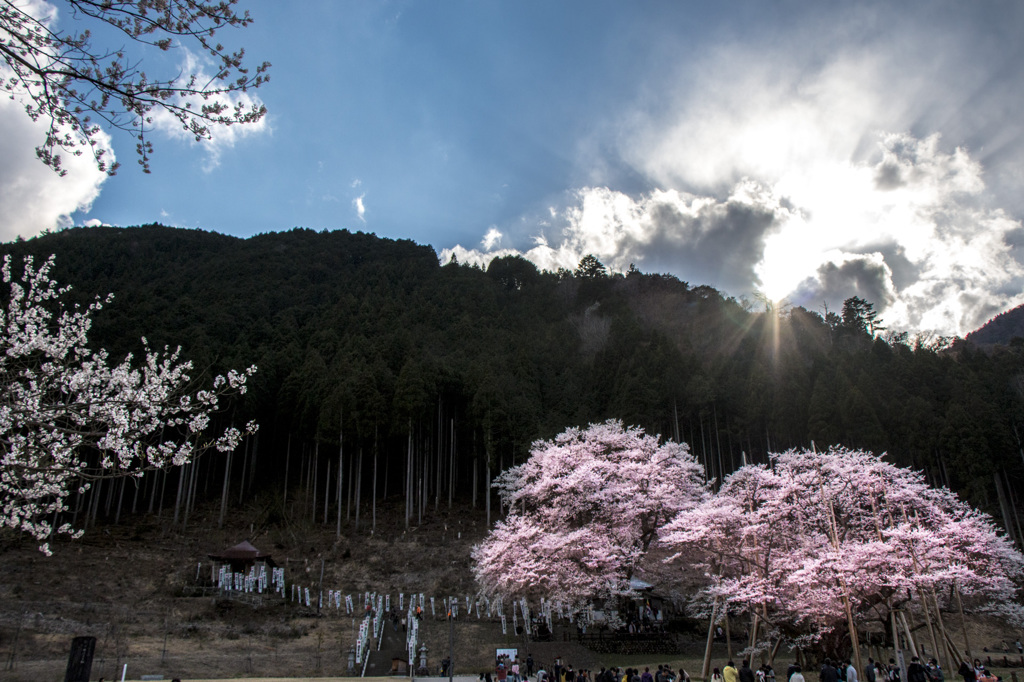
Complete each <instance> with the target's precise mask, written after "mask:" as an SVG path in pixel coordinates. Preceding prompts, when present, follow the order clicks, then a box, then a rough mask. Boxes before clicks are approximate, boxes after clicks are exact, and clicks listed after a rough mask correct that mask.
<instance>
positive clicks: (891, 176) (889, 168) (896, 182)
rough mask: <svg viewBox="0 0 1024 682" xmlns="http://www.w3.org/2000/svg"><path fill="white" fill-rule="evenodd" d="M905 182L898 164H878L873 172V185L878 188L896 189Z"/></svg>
mask: <svg viewBox="0 0 1024 682" xmlns="http://www.w3.org/2000/svg"><path fill="white" fill-rule="evenodd" d="M904 184H905V183H904V182H903V177H902V174H901V173H900V167H899V165H897V164H895V163H882V164H879V166H878V169H877V171H876V172H875V187H877V188H878V189H880V190H883V191H885V190H890V189H898V188H900V187H902V186H903V185H904Z"/></svg>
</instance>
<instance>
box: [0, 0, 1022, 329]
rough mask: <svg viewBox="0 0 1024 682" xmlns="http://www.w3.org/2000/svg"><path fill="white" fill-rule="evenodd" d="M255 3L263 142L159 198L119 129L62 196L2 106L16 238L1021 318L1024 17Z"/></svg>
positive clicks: (188, 153) (790, 6)
mask: <svg viewBox="0 0 1024 682" xmlns="http://www.w3.org/2000/svg"><path fill="white" fill-rule="evenodd" d="M25 1H26V2H27V1H28V0H25ZM31 1H32V2H34V3H40V2H42V0H31ZM55 4H56V6H57V8H58V13H60V12H61V10H62V7H63V5H62V4H61V3H59V2H56V3H55ZM242 6H243V7H244V8H246V9H248V10H249V11H250V12H251V14H252V16H253V17H254V19H255V23H254V24H253V25H251V26H250V27H248V28H246V29H243V30H238V31H230V32H225V33H223V34H222V35H221V36H220V37H221V39H222V40H224V41H225V42H227V43H229V44H238V45H244V46H245V47H246V50H247V54H248V55H249V58H250V60H251V61H252V62H253V63H254V64H255V63H258V62H259V61H262V60H267V61H270V62H272V64H273V67H272V69H271V81H270V83H268V84H267V85H266V86H264V87H262V88H260V89H259V90H258V91H256V92H255V93H253V95H254V96H255V97H258V98H259V99H260V100H261V101H262V102H263V103H264V104H266V106H267V108H268V110H269V114H268V116H267V117H266V119H265V121H264V122H263V123H262V124H260V125H259V126H257V127H254V128H250V129H248V130H245V129H240V128H237V127H236V128H233V129H231V130H230V131H228V132H227V134H221V135H219V136H218V137H216V138H215V140H214V141H213V143H212V144H210V143H204V144H196V143H193V142H190V141H188V140H184V139H181V138H180V137H178V136H177V135H175V134H174V133H173V131H171V130H168V131H166V132H165V133H163V134H159V133H158V134H157V136H156V137H155V138H154V141H155V145H156V153H155V156H154V157H153V165H152V167H153V173H152V174H151V175H144V174H142V173H141V172H139V171H138V170H136V168H135V160H134V158H133V149H134V145H133V143H132V141H131V140H130V139H128V138H127V137H124V136H120V135H117V134H114V135H113V136H112V140H111V145H112V148H113V151H114V153H115V154H116V156H117V158H118V159H119V160H120V161H122V163H123V164H124V165H123V168H122V170H121V171H120V172H119V173H118V175H116V176H115V177H113V178H109V179H104V178H103V177H102V176H100V175H99V174H97V173H96V172H94V171H92V170H91V169H90V168H89V167H88V165H87V164H80V165H77V166H74V167H73V168H72V171H73V172H72V173H70V174H69V177H67V178H63V179H60V178H56V177H55V176H52V173H50V172H49V171H48V170H47V169H45V168H44V167H42V165H41V164H39V163H38V162H37V161H35V160H34V158H33V152H32V149H33V147H34V146H35V144H38V140H37V139H34V137H35V136H37V131H34V129H33V128H32V126H31V125H30V124H28V123H27V119H25V118H24V115H23V114H21V115H20V116H19V113H20V112H19V111H18V110H17V107H16V105H15V104H14V103H5V104H3V105H0V130H3V131H4V132H5V134H4V135H3V138H4V140H3V141H0V154H2V155H3V157H4V158H6V159H7V163H6V164H5V165H4V167H3V168H0V216H4V217H5V218H6V220H5V221H4V222H5V223H6V225H5V227H4V229H5V232H4V238H7V239H10V238H13V237H14V236H15V235H18V234H20V235H22V236H29V235H31V234H34V233H37V232H39V231H41V230H43V229H47V228H53V227H56V226H60V225H66V224H72V223H73V224H96V223H105V224H112V225H134V224H141V223H148V222H161V223H164V224H167V225H175V226H180V227H185V228H203V229H208V230H214V231H218V232H224V233H227V234H233V235H238V236H242V237H244V236H249V235H252V234H256V233H261V232H268V231H278V230H287V229H290V228H292V227H294V226H303V227H310V228H314V229H340V228H348V229H350V230H362V231H367V232H374V233H376V234H378V235H380V236H383V237H392V238H408V239H412V240H415V241H417V242H419V243H424V244H431V245H432V246H434V248H435V249H437V250H438V252H439V257H441V258H442V259H445V260H447V259H448V258H449V257H450V256H451V255H452V254H455V255H456V256H457V257H458V258H459V259H460V261H470V262H478V263H481V264H485V263H486V262H488V260H489V259H490V258H492V257H494V256H495V255H499V254H506V253H522V254H524V255H526V256H527V257H529V258H531V259H532V260H534V261H535V262H537V263H538V265H540V266H541V267H543V268H547V269H554V268H557V267H572V266H573V265H574V264H575V263H576V262H578V260H579V258H580V257H582V255H584V254H586V253H594V254H596V255H597V256H598V257H599V258H601V260H602V261H603V262H605V263H606V264H607V265H609V266H610V267H612V268H613V269H616V270H625V269H626V268H628V267H629V265H630V264H631V263H633V264H635V265H636V266H637V267H639V268H640V269H641V270H644V271H648V272H671V273H673V274H675V275H677V276H679V277H680V278H681V279H683V280H686V281H689V282H691V283H692V284H695V285H696V284H705V283H706V284H711V285H713V286H716V287H719V288H721V289H723V290H724V291H726V292H727V293H729V294H731V295H735V296H753V295H754V294H757V293H760V294H763V295H767V296H768V297H770V298H772V299H783V298H784V299H785V300H787V301H789V302H791V303H794V304H799V305H804V306H806V307H808V308H810V309H815V310H821V309H822V307H823V305H824V304H825V303H827V304H828V305H829V306H830V307H833V308H834V307H837V306H838V305H841V301H842V300H843V299H844V298H846V297H848V296H851V295H860V296H862V297H864V298H866V299H868V300H870V301H872V302H874V303H875V306H876V308H878V309H880V310H881V311H882V317H883V318H884V319H885V321H886V322H887V323H888V324H889V325H890V326H894V327H897V328H900V329H908V330H912V331H926V332H927V331H931V332H937V333H944V334H949V333H966V332H967V331H970V330H971V329H973V328H976V327H977V326H979V325H980V324H982V323H984V322H985V320H986V319H988V318H989V317H991V316H992V315H994V314H996V313H998V312H1001V311H1002V310H1005V309H1008V308H1010V307H1013V306H1015V305H1018V304H1020V303H1024V294H1022V292H1024V286H1022V284H1024V254H1022V252H1021V250H1020V247H1021V245H1024V230H1022V228H1021V219H1022V218H1024V192H1022V191H1021V189H1022V183H1024V138H1022V128H1024V117H1021V116H1020V111H1021V110H1022V108H1024V107H1022V105H1024V87H1022V86H1024V78H1022V73H1021V71H1022V68H1024V54H1022V47H1021V41H1020V36H1021V35H1024V7H1022V6H1021V5H1020V4H1019V3H1014V2H1001V1H996V0H993V1H985V2H969V3H968V2H963V3H953V2H943V1H942V0H938V1H934V0H933V1H928V2H907V3H871V2H868V3H820V2H796V1H792V2H722V3H689V2H659V1H649V2H642V3H627V2H593V1H588V2H568V1H567V2H494V1H487V0H479V1H474V2H455V1H445V2H441V1H437V2H426V1H424V0H419V1H412V0H409V1H402V2H369V1H360V2H343V1H340V0H339V1H330V0H321V1H316V0H306V1H304V2H303V3H283V2H271V1H269V0H242ZM58 21H64V22H66V21H68V17H67V16H66V14H59V19H58ZM157 59H158V60H159V61H155V62H153V67H154V68H158V67H159V68H164V69H165V71H166V70H167V69H171V70H174V69H176V68H177V66H176V64H177V63H180V62H181V61H182V60H183V59H184V56H183V55H182V54H181V51H177V52H175V51H172V52H171V53H170V54H169V55H167V56H162V55H161V56H159V57H158V58H157Z"/></svg>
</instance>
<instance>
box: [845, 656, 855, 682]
mask: <svg viewBox="0 0 1024 682" xmlns="http://www.w3.org/2000/svg"><path fill="white" fill-rule="evenodd" d="M846 682H857V669H856V668H854V667H853V663H851V662H850V659H846Z"/></svg>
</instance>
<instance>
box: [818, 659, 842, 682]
mask: <svg viewBox="0 0 1024 682" xmlns="http://www.w3.org/2000/svg"><path fill="white" fill-rule="evenodd" d="M818 679H819V680H821V682H839V673H838V672H836V667H835V666H834V665H832V659H831V658H826V659H825V662H824V663H822V664H821V671H820V672H819V673H818Z"/></svg>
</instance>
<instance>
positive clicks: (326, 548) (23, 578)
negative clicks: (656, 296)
mask: <svg viewBox="0 0 1024 682" xmlns="http://www.w3.org/2000/svg"><path fill="white" fill-rule="evenodd" d="M277 504H278V508H279V503H277ZM301 504H302V501H301V500H296V501H294V502H293V505H294V506H293V507H292V509H291V510H290V513H289V515H288V518H289V519H292V520H291V521H285V520H284V519H283V515H281V514H280V513H279V511H277V512H275V510H274V503H273V501H265V502H260V501H257V502H254V503H252V504H250V505H247V506H246V507H243V508H241V509H236V510H235V511H234V512H233V513H232V515H231V518H230V521H229V522H228V523H227V524H226V527H225V528H223V529H218V528H217V524H216V513H217V511H218V509H217V508H214V507H213V506H212V505H211V506H210V507H209V508H200V509H197V510H196V513H194V514H193V515H192V516H191V517H190V518H189V520H188V524H187V526H186V527H185V528H184V529H181V528H180V527H179V528H173V527H172V524H171V522H170V521H171V520H170V518H168V517H169V514H167V513H166V511H165V514H163V515H162V516H161V517H157V516H156V515H142V514H140V515H138V516H136V517H134V518H133V519H132V520H130V521H127V522H122V523H121V524H120V525H112V524H110V525H99V526H98V527H96V528H90V529H88V530H87V531H86V533H85V535H84V536H83V537H82V538H81V539H79V540H76V541H65V542H58V543H56V544H55V545H54V549H55V554H54V556H52V557H46V556H44V555H43V554H42V553H40V552H39V551H38V550H37V549H36V546H35V544H34V543H32V542H30V541H28V540H27V539H24V538H17V537H13V536H10V535H3V536H0V576H2V578H0V680H2V681H4V682H39V681H43V680H59V679H63V676H64V671H65V668H66V665H67V657H68V653H69V650H70V644H71V640H72V638H74V637H76V636H81V635H89V636H93V637H96V639H97V646H96V652H95V658H94V661H93V668H92V678H93V679H98V678H99V677H104V678H106V679H108V680H112V679H118V680H119V679H120V678H121V674H122V671H123V669H124V668H123V666H124V665H125V664H127V666H128V667H127V679H129V680H140V679H141V678H142V677H143V676H147V677H149V678H150V679H153V676H158V675H159V676H162V678H163V679H164V680H171V679H172V678H175V677H178V678H180V679H182V680H221V679H225V678H234V679H250V680H256V679H275V680H278V681H279V682H280V681H284V680H290V679H307V678H311V677H314V678H318V679H324V680H330V679H337V678H340V677H343V676H347V675H348V674H349V670H348V653H349V651H350V650H351V649H352V648H353V647H354V643H355V639H356V634H357V632H358V620H357V619H356V618H353V617H350V616H347V615H345V612H344V608H342V609H341V610H340V611H339V610H336V609H333V608H324V609H323V610H322V611H321V613H319V614H318V613H317V609H316V608H307V607H304V606H299V605H297V604H296V603H294V602H292V601H290V599H287V598H286V599H282V598H280V597H276V596H270V597H265V598H263V599H262V602H261V603H259V604H252V603H246V602H243V601H233V600H228V599H224V598H222V597H219V596H216V595H214V594H212V593H208V594H203V593H202V592H200V591H198V590H197V589H196V586H197V579H196V576H197V573H198V574H199V577H200V580H199V583H201V582H203V580H204V576H205V577H208V572H209V570H210V560H209V558H208V557H207V554H209V553H211V552H217V551H220V550H222V549H225V548H227V547H230V546H233V545H235V544H237V543H238V542H240V541H242V540H246V539H247V540H249V541H250V542H252V544H253V545H255V546H256V547H258V548H259V549H261V550H263V551H266V552H271V553H272V554H273V559H274V561H275V562H276V563H277V564H278V565H279V566H282V567H284V568H285V576H286V579H287V580H288V582H289V584H290V583H292V582H297V583H299V584H300V585H303V586H307V587H310V588H311V591H312V592H314V593H315V592H316V588H317V587H318V586H319V583H320V573H321V567H322V570H323V575H324V579H323V589H324V591H325V593H326V590H328V589H336V590H341V591H342V592H343V593H344V594H353V595H359V594H362V593H364V592H367V591H369V592H381V593H389V594H391V595H393V596H394V595H397V594H398V593H399V592H404V593H405V594H409V593H411V592H423V593H424V594H426V595H427V597H428V599H429V597H430V596H436V597H438V598H441V597H443V596H445V595H451V596H458V597H459V598H460V600H461V599H462V598H463V596H464V595H472V594H473V592H474V586H473V583H472V578H471V573H470V565H469V563H470V558H469V551H470V548H471V547H472V545H473V544H474V543H476V542H478V541H479V540H480V539H481V538H482V537H483V535H484V533H485V527H486V518H485V516H484V513H483V511H481V510H479V509H476V510H474V509H471V508H468V507H456V508H454V509H451V510H449V509H448V508H447V505H446V504H444V503H443V502H442V503H441V504H440V505H438V508H437V509H436V510H435V509H434V508H433V507H432V506H431V507H430V508H429V509H428V510H427V512H426V514H425V515H424V517H423V520H422V523H419V522H418V521H419V519H417V523H414V524H412V525H411V526H410V528H409V529H408V530H406V528H405V524H404V517H403V509H401V508H400V506H399V505H397V504H396V505H395V506H394V507H392V508H388V507H386V506H385V507H382V508H381V509H379V510H378V515H377V526H376V529H374V530H372V532H371V525H370V524H371V523H372V520H371V519H368V518H365V517H364V518H362V519H360V528H359V530H358V531H357V530H356V529H355V528H354V519H349V520H348V521H347V522H346V521H345V520H343V523H344V524H345V525H344V532H343V533H342V535H341V536H340V537H338V536H337V535H336V531H335V525H334V523H333V520H329V522H328V523H327V524H320V523H316V522H314V521H313V520H312V519H311V516H312V515H311V514H307V513H304V511H305V510H303V509H302V508H301V506H300V505H301ZM302 517H305V520H304V521H300V522H296V521H295V520H294V519H296V518H302ZM319 520H321V521H322V518H321V519H319ZM289 590H290V588H289ZM971 628H972V632H971V633H970V636H971V638H972V639H973V640H974V642H975V644H974V646H975V647H976V648H977V649H980V648H982V647H983V646H984V647H987V648H989V649H991V650H992V651H993V652H996V653H992V654H990V655H991V656H992V658H993V663H996V664H998V663H1000V661H1001V658H1002V651H1003V643H1004V642H1005V643H1008V644H1010V645H1011V646H1012V644H1013V641H1014V640H1016V639H1017V637H1020V636H1022V635H1024V633H1020V632H1013V631H1009V630H1006V629H1004V628H1001V627H1000V626H999V625H998V624H993V623H982V624H978V623H972V624H971ZM508 629H509V631H510V632H511V629H512V628H511V624H510V626H509V628H508ZM556 633H557V631H556ZM559 639H561V637H559ZM957 639H958V641H959V637H958V638H957ZM421 640H422V641H423V642H424V643H425V644H426V646H427V650H428V651H427V657H428V662H429V664H430V666H431V668H432V669H436V667H437V665H438V663H439V661H440V660H441V659H442V658H444V657H445V656H447V655H448V648H449V629H448V624H447V622H446V621H445V620H443V615H442V614H441V609H440V608H438V613H437V616H436V617H431V614H430V609H429V605H428V608H427V617H426V618H425V619H424V621H423V629H422V637H421ZM530 646H531V647H532V648H533V649H534V650H533V652H532V653H533V654H534V657H535V659H537V660H538V661H544V662H550V661H551V660H553V659H554V657H555V656H561V657H562V658H563V660H565V661H566V662H571V663H573V664H574V665H575V666H576V667H577V668H580V667H586V668H592V669H598V668H599V667H600V666H602V665H604V666H610V665H620V666H627V665H628V666H641V667H642V666H644V665H650V666H652V667H654V666H656V665H657V664H660V663H666V664H669V665H672V666H673V667H675V668H680V667H682V668H684V669H686V670H688V671H690V673H691V675H692V676H693V677H694V678H696V677H698V676H699V672H700V661H701V656H702V654H703V647H704V643H703V638H702V637H701V636H696V635H694V636H691V637H689V638H684V639H683V641H682V642H681V646H680V651H679V652H678V653H677V654H675V655H671V656H650V657H625V656H617V657H616V656H599V655H597V654H594V653H593V652H590V651H588V650H586V649H583V648H582V647H580V646H579V645H577V644H574V643H572V642H567V641H559V642H556V643H544V644H537V643H534V644H531V645H530ZM453 647H454V651H455V661H456V672H457V673H459V674H467V675H472V677H471V678H470V679H476V675H477V674H478V673H480V672H482V671H483V670H485V669H487V668H488V667H489V666H490V665H491V664H492V662H493V660H494V652H495V649H497V648H515V647H520V648H521V647H523V643H522V642H521V641H520V640H518V639H517V638H516V637H515V636H513V635H511V634H507V635H504V634H502V632H501V626H500V623H499V622H498V621H497V620H494V619H490V620H489V619H487V618H486V617H484V618H481V619H479V620H477V619H476V618H475V617H469V618H464V619H462V620H460V621H458V622H457V623H456V628H455V635H454V642H453ZM738 648H739V647H738V646H737V649H738ZM865 655H866V654H865ZM725 656H726V651H725V647H724V645H721V644H719V645H717V648H716V650H715V652H714V658H715V661H716V662H715V665H722V664H723V663H724V660H725ZM780 660H787V661H788V658H786V655H785V654H782V655H781V656H780ZM1018 662H1019V657H1018ZM995 669H996V670H997V672H1001V673H1004V674H1005V675H1006V676H1007V678H1008V679H1009V678H1010V674H1011V673H1016V670H1011V669H1004V668H1001V667H1000V666H999V665H996V666H995ZM357 672H358V671H357ZM1021 673H1022V674H1024V669H1021ZM950 677H951V676H947V679H950ZM435 679H437V680H440V679H441V678H435ZM1020 682H1024V678H1021V680H1020Z"/></svg>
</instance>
